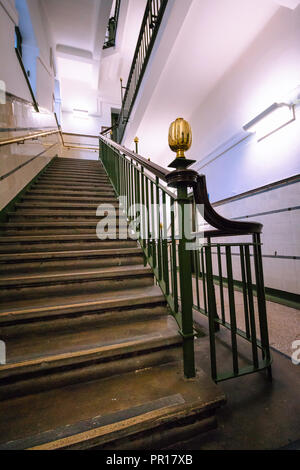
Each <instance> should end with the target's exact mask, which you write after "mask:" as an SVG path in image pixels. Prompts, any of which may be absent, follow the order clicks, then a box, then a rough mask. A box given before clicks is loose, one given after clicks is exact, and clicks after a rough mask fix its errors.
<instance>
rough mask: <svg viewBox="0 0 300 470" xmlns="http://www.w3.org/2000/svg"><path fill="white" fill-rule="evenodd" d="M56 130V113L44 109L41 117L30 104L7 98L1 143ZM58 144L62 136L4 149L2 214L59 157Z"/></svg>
mask: <svg viewBox="0 0 300 470" xmlns="http://www.w3.org/2000/svg"><path fill="white" fill-rule="evenodd" d="M56 129H57V126H56V121H55V118H54V115H53V114H52V113H49V112H48V111H47V110H44V109H41V110H40V112H39V113H37V112H36V111H35V110H34V108H33V106H32V104H31V103H29V102H27V101H24V100H22V99H20V98H17V97H15V96H13V95H10V94H7V95H6V103H5V104H0V140H5V139H10V138H13V137H20V136H26V135H28V134H32V133H34V132H38V131H51V130H56ZM58 142H59V136H58V134H54V135H52V136H47V137H43V138H39V139H38V140H30V141H25V143H24V144H10V145H5V146H0V178H1V179H0V210H1V209H3V208H4V207H5V206H6V205H7V204H8V203H9V202H10V201H11V199H13V198H14V197H15V196H16V195H17V194H18V193H19V192H20V191H21V190H22V189H23V188H24V187H25V186H26V185H27V184H28V183H29V182H30V181H31V180H32V178H34V176H36V174H38V173H39V171H41V170H42V169H43V167H44V166H45V165H46V164H47V163H48V162H49V161H50V160H51V159H52V158H53V157H54V156H55V155H56V154H57V148H58V146H57V144H58ZM42 152H45V153H43V154H42V155H41V156H38V155H40V154H41V153H42ZM35 156H38V157H37V158H35V159H34V160H32V161H31V162H30V163H28V164H26V165H24V166H23V164H24V163H26V162H28V161H29V160H31V159H32V158H33V157H35ZM19 167H21V168H20V169H18V170H17V171H14V169H17V168H19Z"/></svg>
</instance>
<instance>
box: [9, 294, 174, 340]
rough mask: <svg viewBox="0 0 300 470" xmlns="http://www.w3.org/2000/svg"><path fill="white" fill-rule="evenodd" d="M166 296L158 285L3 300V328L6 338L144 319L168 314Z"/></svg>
mask: <svg viewBox="0 0 300 470" xmlns="http://www.w3.org/2000/svg"><path fill="white" fill-rule="evenodd" d="M167 314H168V308H167V306H166V301H165V298H164V296H163V294H162V292H161V290H160V288H159V287H158V286H153V285H152V286H149V287H145V286H143V288H142V289H141V288H137V289H126V290H123V291H115V292H114V293H113V296H112V294H111V292H110V291H108V292H107V293H103V292H102V293H88V294H79V293H75V294H73V295H65V296H64V297H63V298H60V297H55V296H53V297H48V298H47V299H45V298H42V299H28V300H24V299H21V300H17V301H16V300H13V301H6V302H1V305H0V331H1V338H2V340H5V341H6V339H7V338H12V337H16V336H22V337H24V336H25V335H34V334H35V333H36V332H38V333H40V332H44V331H48V332H49V331H56V332H57V331H61V330H65V331H68V330H73V329H74V328H83V327H86V326H91V325H92V326H95V325H103V324H118V323H119V322H123V323H124V322H126V321H127V320H131V319H134V320H139V321H144V320H145V319H147V318H155V317H157V316H162V315H167Z"/></svg>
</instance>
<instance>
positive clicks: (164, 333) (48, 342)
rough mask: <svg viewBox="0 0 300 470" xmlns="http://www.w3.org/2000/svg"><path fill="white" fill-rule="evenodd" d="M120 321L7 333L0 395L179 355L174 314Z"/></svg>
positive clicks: (107, 374)
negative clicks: (76, 327) (23, 335)
mask: <svg viewBox="0 0 300 470" xmlns="http://www.w3.org/2000/svg"><path fill="white" fill-rule="evenodd" d="M124 326H125V325H123V324H122V323H120V324H118V325H109V324H108V325H105V324H104V325H101V326H98V327H95V326H91V327H89V328H86V329H81V331H77V330H76V329H75V331H72V330H69V331H60V332H57V331H49V332H41V333H36V334H35V335H34V336H29V337H28V336H27V335H25V337H22V336H18V337H15V338H13V337H12V338H10V339H7V363H6V364H5V365H3V366H0V399H1V400H3V399H7V398H11V397H16V396H24V395H27V394H30V393H37V392H39V391H41V390H50V389H51V388H59V387H64V386H66V385H69V384H72V383H78V382H79V381H81V382H83V381H90V380H95V379H99V378H104V377H112V376H113V375H116V374H120V373H124V372H128V371H131V370H136V369H137V368H138V369H144V368H145V367H152V366H154V365H158V364H162V363H168V362H171V361H172V360H178V359H179V357H180V355H181V351H180V349H179V346H180V345H181V343H182V338H181V336H180V335H179V333H178V328H177V324H176V322H175V320H174V318H173V317H171V316H169V315H168V316H162V317H157V318H153V319H152V318H148V319H145V320H144V321H142V322H141V321H135V320H131V321H128V320H127V322H126V327H124Z"/></svg>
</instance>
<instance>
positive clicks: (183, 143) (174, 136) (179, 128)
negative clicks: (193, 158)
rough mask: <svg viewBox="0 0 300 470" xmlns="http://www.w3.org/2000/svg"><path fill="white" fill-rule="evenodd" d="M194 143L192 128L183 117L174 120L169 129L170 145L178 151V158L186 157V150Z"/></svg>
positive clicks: (173, 149)
mask: <svg viewBox="0 0 300 470" xmlns="http://www.w3.org/2000/svg"><path fill="white" fill-rule="evenodd" d="M191 145H192V129H191V126H190V125H189V123H188V122H187V121H185V120H184V119H183V118H177V119H176V121H174V122H172V124H171V125H170V129H169V146H170V149H171V150H172V151H173V152H176V154H177V155H176V158H185V154H184V152H186V151H187V150H189V149H190V148H191Z"/></svg>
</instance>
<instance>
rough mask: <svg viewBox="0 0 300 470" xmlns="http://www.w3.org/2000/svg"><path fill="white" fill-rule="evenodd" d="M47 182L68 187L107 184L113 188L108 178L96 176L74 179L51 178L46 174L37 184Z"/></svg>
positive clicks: (67, 177)
mask: <svg viewBox="0 0 300 470" xmlns="http://www.w3.org/2000/svg"><path fill="white" fill-rule="evenodd" d="M45 182H49V183H55V182H57V183H61V182H62V183H68V185H72V184H73V185H75V186H76V185H78V184H90V183H94V184H101V183H103V184H107V185H110V186H111V183H110V181H109V179H108V177H107V176H100V177H96V176H91V177H86V176H78V177H76V178H74V177H71V176H67V175H66V176H58V175H54V176H51V175H48V174H46V173H45V174H44V175H42V176H41V177H40V178H38V179H37V183H45Z"/></svg>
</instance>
